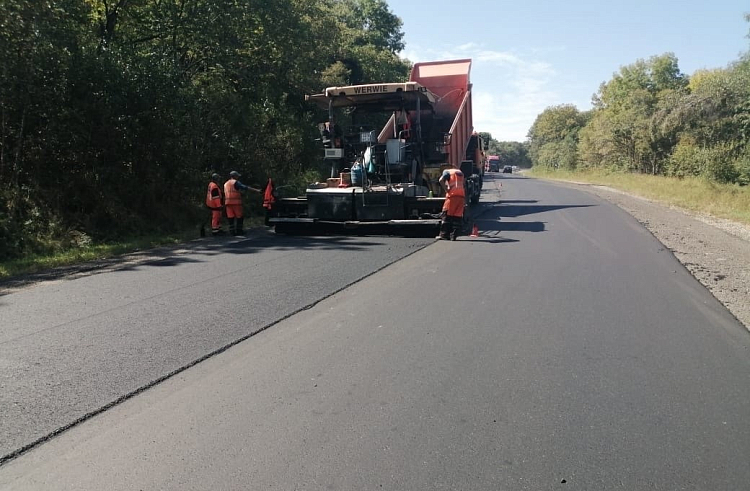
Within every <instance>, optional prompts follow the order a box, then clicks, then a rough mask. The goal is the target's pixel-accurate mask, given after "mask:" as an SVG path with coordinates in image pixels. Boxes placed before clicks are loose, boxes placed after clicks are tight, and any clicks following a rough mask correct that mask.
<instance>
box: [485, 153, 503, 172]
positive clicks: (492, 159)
mask: <svg viewBox="0 0 750 491" xmlns="http://www.w3.org/2000/svg"><path fill="white" fill-rule="evenodd" d="M487 171H489V172H500V157H498V156H497V155H490V156H488V157H487Z"/></svg>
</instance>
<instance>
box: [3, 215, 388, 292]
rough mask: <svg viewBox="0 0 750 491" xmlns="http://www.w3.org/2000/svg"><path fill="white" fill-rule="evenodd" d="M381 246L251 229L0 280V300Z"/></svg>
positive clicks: (345, 238) (361, 240)
mask: <svg viewBox="0 0 750 491" xmlns="http://www.w3.org/2000/svg"><path fill="white" fill-rule="evenodd" d="M378 244H380V242H378V241H377V237H372V238H371V239H369V240H366V239H365V238H363V237H362V236H319V237H310V236H306V237H298V236H286V235H275V234H273V233H272V232H269V231H267V230H263V229H260V230H252V231H250V232H249V233H248V235H247V237H231V236H226V237H210V238H204V239H196V240H194V241H192V242H188V243H185V244H180V245H177V246H172V247H160V248H157V249H151V250H147V251H142V252H137V253H132V254H126V255H123V256H117V257H112V258H107V259H100V260H96V261H89V262H86V263H82V264H77V265H71V266H63V267H59V268H54V269H51V270H48V271H42V272H39V273H32V274H27V275H22V276H17V277H13V278H8V279H5V280H2V281H0V297H2V296H3V295H7V294H9V293H12V292H14V291H16V290H18V289H20V288H24V287H26V286H29V285H33V284H35V283H40V282H43V281H53V280H61V279H64V280H69V279H76V278H80V277H82V276H91V275H95V274H100V273H108V272H112V271H132V270H135V269H138V268H142V267H145V266H154V267H160V268H163V267H171V266H179V265H181V264H188V263H200V262H203V261H205V260H206V259H207V258H209V257H212V256H216V255H219V254H227V253H229V254H242V255H245V254H254V253H257V252H259V251H261V250H277V251H287V250H288V251H302V250H336V251H363V250H366V249H367V248H369V247H371V246H375V245H378Z"/></svg>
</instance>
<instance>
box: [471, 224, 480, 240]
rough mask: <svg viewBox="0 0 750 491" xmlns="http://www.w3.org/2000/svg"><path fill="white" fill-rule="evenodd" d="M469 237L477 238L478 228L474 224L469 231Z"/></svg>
mask: <svg viewBox="0 0 750 491" xmlns="http://www.w3.org/2000/svg"><path fill="white" fill-rule="evenodd" d="M469 237H479V227H477V224H476V223H475V224H474V227H473V228H472V229H471V235H470V236H469Z"/></svg>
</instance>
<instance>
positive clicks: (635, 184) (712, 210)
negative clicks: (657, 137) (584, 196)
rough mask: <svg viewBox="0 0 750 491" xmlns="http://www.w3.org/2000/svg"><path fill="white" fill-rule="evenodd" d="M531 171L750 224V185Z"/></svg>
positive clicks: (618, 175) (626, 175)
mask: <svg viewBox="0 0 750 491" xmlns="http://www.w3.org/2000/svg"><path fill="white" fill-rule="evenodd" d="M528 175H531V176H534V177H542V178H546V179H556V180H561V181H577V182H586V183H591V184H600V185H603V186H609V187H612V188H615V189H619V190H621V191H626V192H628V193H631V194H634V195H637V196H642V197H644V198H648V199H652V200H655V201H659V202H662V203H665V204H668V205H674V206H679V207H681V208H686V209H688V210H692V211H698V212H702V213H707V214H709V215H713V216H716V217H721V218H727V219H729V220H734V221H737V222H740V223H744V224H746V225H750V186H744V187H743V186H737V185H730V184H718V183H715V182H710V181H707V180H705V179H699V178H685V179H677V178H674V177H663V176H650V175H646V174H630V173H613V172H603V171H580V172H571V171H561V170H557V171H555V170H547V169H541V168H534V169H532V170H531V171H529V172H528Z"/></svg>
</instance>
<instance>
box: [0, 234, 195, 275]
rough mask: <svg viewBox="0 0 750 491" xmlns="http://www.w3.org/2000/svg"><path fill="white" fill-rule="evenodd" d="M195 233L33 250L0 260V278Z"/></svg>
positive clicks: (175, 241) (176, 241) (173, 240)
mask: <svg viewBox="0 0 750 491" xmlns="http://www.w3.org/2000/svg"><path fill="white" fill-rule="evenodd" d="M197 236H198V234H197V230H195V229H192V230H190V231H185V232H181V233H176V234H165V235H149V236H144V237H135V238H130V239H123V240H120V241H116V242H110V243H105V244H92V245H89V246H85V247H76V248H71V249H67V250H63V251H59V252H56V253H53V254H34V255H28V256H25V257H22V258H19V259H13V260H10V261H4V262H0V279H4V278H9V277H11V276H17V275H22V274H29V273H36V272H39V271H44V270H48V269H51V268H55V267H58V266H70V265H72V264H79V263H84V262H86V261H93V260H96V259H106V258H110V257H114V256H118V255H121V254H127V253H129V252H135V251H140V250H144V249H151V248H154V247H159V246H163V245H171V244H179V243H181V242H185V241H187V240H190V239H194V238H196V237H197Z"/></svg>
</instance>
